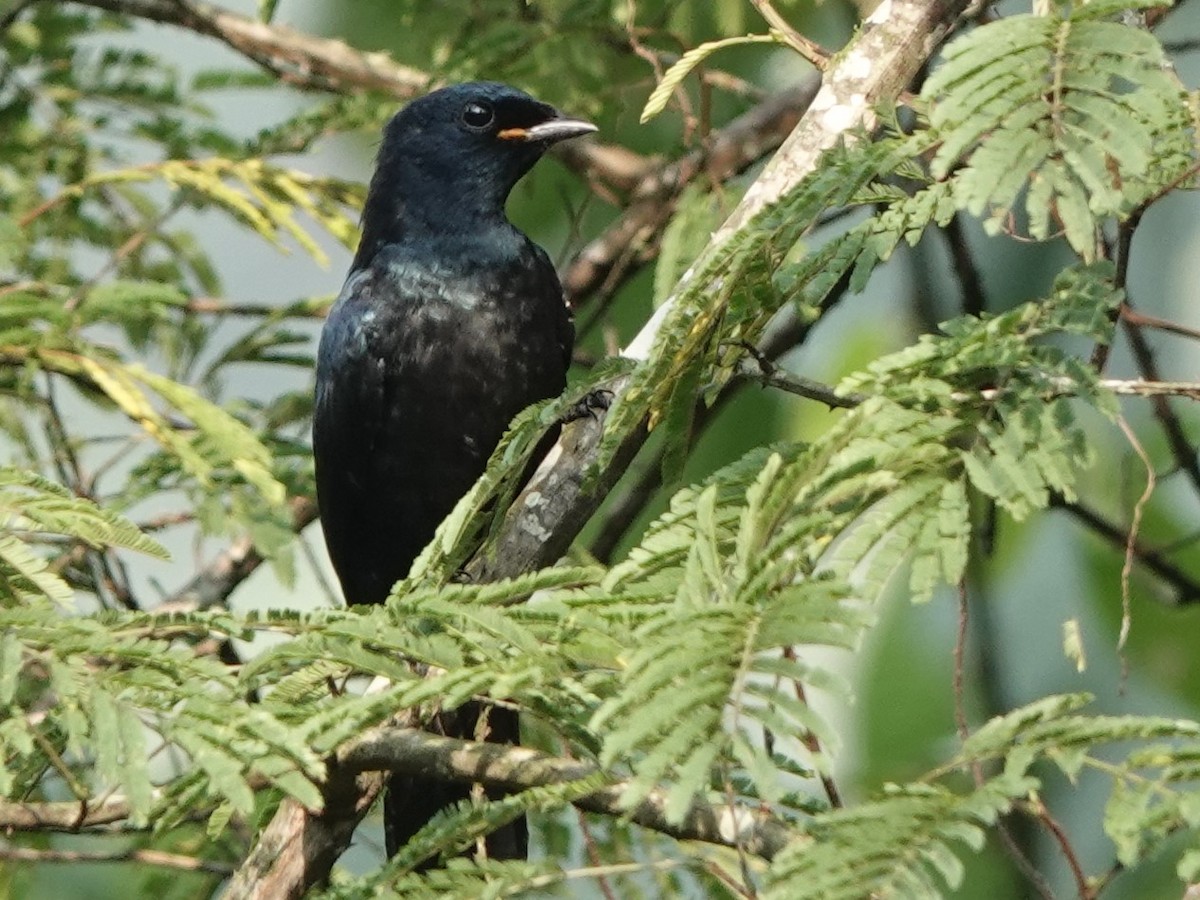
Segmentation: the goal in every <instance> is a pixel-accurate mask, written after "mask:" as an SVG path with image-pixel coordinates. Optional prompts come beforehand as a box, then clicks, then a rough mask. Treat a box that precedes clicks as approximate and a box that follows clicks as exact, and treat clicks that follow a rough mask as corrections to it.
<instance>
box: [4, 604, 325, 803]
mask: <svg viewBox="0 0 1200 900" xmlns="http://www.w3.org/2000/svg"><path fill="white" fill-rule="evenodd" d="M227 624H228V620H227V619H222V618H220V617H217V618H213V617H209V618H203V617H195V618H192V619H174V620H172V619H169V618H166V617H163V618H159V619H154V618H152V617H147V616H145V615H144V614H135V615H124V616H119V617H113V616H109V617H81V616H73V617H68V618H64V617H63V616H62V614H61V613H60V612H58V611H57V610H55V609H53V608H51V607H48V606H40V607H39V606H33V605H26V606H24V607H21V608H15V609H6V610H0V632H2V633H3V640H2V649H0V665H2V666H3V668H2V669H0V688H2V690H0V703H3V704H4V707H5V716H4V721H3V724H2V725H0V760H2V761H3V766H2V767H0V794H3V795H4V796H5V797H8V798H12V797H14V796H23V795H24V794H25V793H26V791H27V790H28V787H29V785H28V779H29V778H30V777H31V776H33V775H35V773H39V772H44V771H47V770H49V771H52V772H55V773H57V775H58V776H59V777H60V778H61V779H62V780H63V781H64V782H65V784H66V786H67V787H68V788H69V790H70V791H71V793H72V794H73V795H74V796H75V798H76V799H77V800H79V801H81V802H84V801H88V800H89V799H92V798H99V797H103V796H105V794H106V793H107V792H109V791H112V790H114V789H116V790H119V791H120V792H121V794H122V795H123V796H124V798H125V799H126V801H127V802H128V803H129V807H130V816H131V818H132V820H133V821H134V822H135V823H138V824H144V823H147V822H150V821H155V822H157V823H158V824H160V825H166V824H170V823H173V822H177V821H178V820H179V819H180V818H182V817H183V816H186V815H191V814H193V811H194V809H195V805H204V804H206V803H212V802H226V803H229V804H230V805H231V806H232V808H233V809H234V810H235V811H237V812H240V813H241V814H243V815H245V814H248V813H249V812H251V811H252V809H253V805H254V791H255V790H256V789H257V788H259V787H260V786H261V785H271V786H274V787H276V788H279V789H280V790H282V791H284V792H285V793H288V794H290V795H292V796H294V797H296V798H297V799H298V800H300V801H301V802H303V803H306V804H309V805H312V806H314V807H315V806H320V804H321V795H320V792H319V791H318V790H317V789H316V786H315V782H316V781H317V780H318V779H320V778H321V777H322V776H323V766H322V763H321V760H320V759H319V757H317V756H316V754H315V753H314V752H313V751H312V750H310V749H309V748H308V746H307V745H305V744H304V743H303V742H302V741H300V740H297V738H296V735H295V733H294V732H293V731H292V730H291V729H289V728H288V727H287V726H286V725H284V723H283V722H281V721H280V720H278V719H277V718H275V717H274V716H272V715H271V714H270V713H269V712H267V711H266V710H264V709H261V708H258V707H255V706H252V705H250V704H249V703H248V702H247V700H246V698H245V694H244V693H242V692H241V691H240V690H239V685H238V682H237V679H236V678H235V677H233V675H232V674H231V672H230V671H229V669H228V667H226V666H224V665H223V664H222V663H221V662H220V661H219V660H217V659H216V658H214V657H212V656H199V655H197V654H196V653H195V652H194V650H193V649H192V648H191V647H190V646H188V645H187V644H184V643H179V642H178V639H180V638H183V637H188V636H193V637H197V636H202V635H208V634H211V633H214V632H215V633H220V632H221V630H222V629H223V627H224V626H225V625H227ZM172 751H173V752H174V754H182V755H181V756H178V755H177V756H176V763H175V765H174V766H172V765H171V764H167V765H166V766H165V769H166V770H167V772H168V774H169V775H170V776H171V777H174V778H179V770H180V769H181V770H182V771H184V772H187V774H186V775H183V781H184V782H188V783H190V784H191V786H192V790H191V791H189V792H188V794H187V796H186V801H187V802H186V803H184V804H182V805H181V804H179V803H178V802H177V796H176V795H177V793H178V790H179V784H178V783H175V784H172V785H171V789H170V790H167V791H165V792H163V793H162V794H160V793H159V791H158V790H157V788H156V782H163V781H165V779H164V777H163V774H162V769H163V768H164V767H163V766H160V765H157V764H156V763H155V760H156V758H161V759H163V760H169V759H171V757H172V755H173V754H172ZM176 767H178V768H176ZM173 768H176V771H175V772H171V771H170V770H171V769H173Z"/></svg>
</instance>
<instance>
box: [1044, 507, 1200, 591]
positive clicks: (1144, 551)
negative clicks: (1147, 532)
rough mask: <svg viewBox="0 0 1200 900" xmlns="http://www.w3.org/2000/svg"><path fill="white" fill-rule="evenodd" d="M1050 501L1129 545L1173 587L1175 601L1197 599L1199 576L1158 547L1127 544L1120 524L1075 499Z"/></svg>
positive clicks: (1116, 542) (1112, 540)
mask: <svg viewBox="0 0 1200 900" xmlns="http://www.w3.org/2000/svg"><path fill="white" fill-rule="evenodd" d="M1051 503H1052V505H1053V506H1055V507H1057V508H1059V509H1062V510H1064V511H1066V512H1068V513H1070V514H1071V515H1072V516H1074V517H1075V518H1076V519H1078V520H1079V521H1080V522H1082V523H1083V524H1084V525H1086V526H1087V527H1088V528H1089V529H1091V530H1092V531H1094V532H1096V534H1098V535H1100V536H1101V537H1103V538H1104V539H1105V540H1107V541H1108V542H1109V543H1111V544H1113V545H1114V546H1116V547H1119V548H1121V549H1123V550H1124V549H1126V548H1127V547H1129V546H1132V547H1133V553H1134V556H1135V557H1136V558H1137V561H1138V562H1139V563H1141V564H1142V565H1143V566H1145V567H1146V568H1147V569H1149V570H1150V571H1151V572H1153V573H1154V574H1155V575H1157V576H1158V577H1159V578H1161V579H1162V580H1163V581H1165V582H1166V583H1167V584H1169V585H1170V586H1171V587H1173V588H1174V589H1175V595H1176V602H1177V603H1179V604H1188V603H1200V580H1197V579H1196V578H1194V577H1192V576H1191V575H1189V574H1188V573H1187V572H1185V571H1184V570H1183V569H1181V568H1180V567H1179V566H1177V565H1175V564H1174V563H1172V562H1171V561H1170V560H1168V559H1167V558H1166V557H1165V556H1164V555H1163V554H1162V553H1161V552H1160V551H1158V550H1155V549H1152V548H1150V547H1146V546H1145V545H1143V544H1142V543H1141V542H1140V541H1137V540H1134V541H1133V542H1132V544H1130V543H1129V535H1128V533H1127V532H1126V531H1125V530H1124V529H1123V528H1120V527H1118V526H1117V525H1114V524H1113V523H1112V522H1110V521H1108V520H1107V519H1105V518H1104V517H1103V516H1102V515H1100V514H1099V513H1098V512H1096V511H1095V510H1093V509H1091V508H1090V507H1087V506H1084V505H1083V504H1082V503H1080V502H1078V501H1071V500H1065V499H1063V498H1062V497H1054V498H1053V499H1052V500H1051Z"/></svg>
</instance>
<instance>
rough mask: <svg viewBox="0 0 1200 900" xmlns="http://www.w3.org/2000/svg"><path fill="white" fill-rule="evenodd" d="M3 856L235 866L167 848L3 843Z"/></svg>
mask: <svg viewBox="0 0 1200 900" xmlns="http://www.w3.org/2000/svg"><path fill="white" fill-rule="evenodd" d="M0 859H3V860H10V861H12V862H26V863H140V864H142V865H148V866H163V867H165V868H169V869H182V870H183V871H185V872H207V873H210V874H212V875H230V874H232V873H233V871H234V867H233V866H231V865H230V864H229V863H223V862H217V861H216V860H211V859H197V858H196V857H194V856H185V855H184V854H182V853H167V852H166V851H164V850H151V849H148V848H147V849H137V848H135V849H132V850H116V851H113V852H106V851H97V850H52V849H45V850H41V849H35V848H33V847H12V846H7V845H3V844H0Z"/></svg>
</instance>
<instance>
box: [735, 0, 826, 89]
mask: <svg viewBox="0 0 1200 900" xmlns="http://www.w3.org/2000/svg"><path fill="white" fill-rule="evenodd" d="M750 2H751V3H753V4H754V8H755V9H757V10H758V14H759V15H760V16H762V17H763V18H764V19H766V20H767V24H768V25H770V26H771V27H772V28H774V29H775V30H776V31H778V32H779V33H780V34H781V35H783V39H784V40H785V41H787V42H788V46H790V47H791V48H792V49H793V50H795V51H796V52H797V53H799V54H800V55H801V56H803V57H804V58H805V59H806V60H808V61H809V62H810V63H812V65H813V66H814V67H815V68H816V70H817V71H818V72H824V71H825V70H826V69H827V68H828V67H829V57H830V53H829V51H828V50H826V49H825V48H824V47H822V46H821V45H820V44H818V43H817V42H816V41H814V40H811V39H809V38H807V37H805V36H804V35H802V34H801V33H800V32H798V31H797V30H796V29H795V28H793V27H792V25H791V23H790V22H788V20H787V19H785V18H784V17H783V16H781V15H780V14H779V12H778V11H777V10H776V9H775V7H773V6H772V5H771V3H770V0H750Z"/></svg>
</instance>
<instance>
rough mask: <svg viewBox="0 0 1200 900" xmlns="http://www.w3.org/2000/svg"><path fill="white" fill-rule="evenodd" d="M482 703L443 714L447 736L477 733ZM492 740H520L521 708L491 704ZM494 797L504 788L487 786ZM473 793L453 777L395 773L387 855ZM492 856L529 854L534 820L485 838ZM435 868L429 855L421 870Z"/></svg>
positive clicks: (387, 815) (386, 819) (388, 805)
mask: <svg viewBox="0 0 1200 900" xmlns="http://www.w3.org/2000/svg"><path fill="white" fill-rule="evenodd" d="M482 711H483V710H482V707H481V705H480V704H478V703H475V702H471V703H464V704H463V705H462V706H460V707H459V708H458V709H456V710H453V711H452V712H450V713H444V714H443V715H442V716H440V717H439V720H438V723H437V724H438V728H437V730H438V731H439V733H441V734H444V735H446V736H447V737H458V738H466V739H468V740H472V739H475V737H476V731H477V729H478V727H479V717H480V715H481V713H482ZM487 740H488V741H489V742H490V743H495V744H519V743H520V727H519V721H518V718H517V713H516V711H515V710H512V709H500V708H497V707H491V708H490V709H488V711H487ZM486 793H487V795H488V796H489V797H490V798H492V799H499V798H500V797H503V796H504V792H503V791H499V790H494V789H488V790H487V792H486ZM470 796H471V786H470V785H467V784H456V783H452V782H449V781H432V780H430V779H428V778H424V777H420V776H414V775H393V776H392V777H391V778H390V779H388V784H387V792H386V794H385V796H384V798H383V831H384V841H385V844H386V846H387V854H388V857H389V858H390V857H392V856H394V855H395V854H396V852H397V851H398V850H399V849H400V848H401V847H403V846H404V845H405V844H407V843H408V842H409V841H410V840H412V838H413V835H415V834H416V833H417V832H418V831H420V830H421V828H423V827H424V826H425V824H426V823H427V822H428V821H429V820H430V819H431V818H433V816H434V815H435V814H436V813H437V812H439V811H440V810H443V809H445V808H446V807H447V806H451V805H453V804H455V803H459V802H461V801H463V800H466V799H468V798H469V797H470ZM485 843H486V846H487V852H488V857H489V858H491V859H525V858H526V856H527V855H528V852H529V825H528V823H527V822H526V820H525V817H524V816H521V817H520V818H518V819H515V820H514V821H512V822H509V823H508V824H506V825H504V826H502V827H500V828H498V829H497V830H496V831H494V832H492V833H491V834H489V835H488V836H487V838H486V839H485ZM430 868H433V861H432V860H428V859H427V860H425V861H424V862H422V863H421V865H420V866H418V867H417V869H418V871H424V870H428V869H430Z"/></svg>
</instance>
